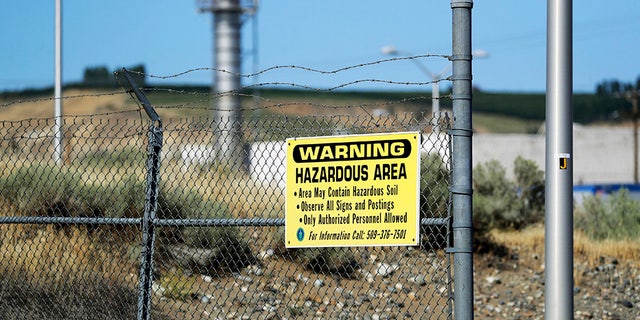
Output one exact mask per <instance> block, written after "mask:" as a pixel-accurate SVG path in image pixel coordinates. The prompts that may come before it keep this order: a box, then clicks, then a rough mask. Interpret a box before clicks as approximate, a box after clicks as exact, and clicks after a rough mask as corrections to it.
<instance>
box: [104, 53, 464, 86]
mask: <svg viewBox="0 0 640 320" xmlns="http://www.w3.org/2000/svg"><path fill="white" fill-rule="evenodd" d="M421 58H444V59H447V60H451V56H450V55H444V54H423V55H413V56H408V57H394V58H388V59H381V60H376V61H371V62H365V63H360V64H356V65H351V66H346V67H341V68H337V69H333V70H321V69H315V68H310V67H305V66H298V65H278V66H273V67H269V68H266V69H263V70H260V71H258V72H254V73H247V74H245V73H237V72H231V71H228V70H225V69H217V68H211V67H200V68H192V69H189V70H186V71H183V72H179V73H176V74H172V75H167V76H161V75H154V74H150V73H145V72H141V71H133V70H127V71H128V72H130V73H134V74H138V75H144V76H147V77H150V78H156V79H163V80H165V79H172V78H178V77H181V76H184V75H186V74H189V73H193V72H198V71H215V72H222V73H227V74H231V75H235V76H239V77H243V78H252V77H256V76H259V75H262V74H264V73H267V72H270V71H274V70H279V69H297V70H302V71H308V72H313V73H319V74H336V73H340V72H344V71H348V70H352V69H359V68H363V67H368V66H373V65H378V64H383V63H388V62H395V61H402V60H416V59H421ZM116 73H117V72H116Z"/></svg>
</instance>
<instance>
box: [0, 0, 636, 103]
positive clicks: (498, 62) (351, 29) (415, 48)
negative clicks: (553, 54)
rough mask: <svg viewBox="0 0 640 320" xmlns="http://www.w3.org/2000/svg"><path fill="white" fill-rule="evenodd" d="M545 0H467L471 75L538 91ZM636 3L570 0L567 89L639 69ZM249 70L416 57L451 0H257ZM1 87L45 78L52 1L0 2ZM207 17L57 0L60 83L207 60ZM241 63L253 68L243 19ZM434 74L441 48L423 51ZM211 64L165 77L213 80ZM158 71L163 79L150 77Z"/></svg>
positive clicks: (151, 5)
mask: <svg viewBox="0 0 640 320" xmlns="http://www.w3.org/2000/svg"><path fill="white" fill-rule="evenodd" d="M546 4H547V2H546V1H544V0H529V1H520V0H510V1H497V0H493V1H491V0H486V1H474V9H473V29H472V30H473V47H474V49H475V50H484V51H486V52H488V53H489V56H488V57H487V58H484V59H476V60H475V61H474V66H473V74H474V85H475V86H477V87H479V88H481V89H483V90H487V91H509V92H544V90H545V79H546V76H545V70H546V61H545V59H546V58H545V56H546V44H545V39H546ZM639 14H640V1H637V0H608V1H598V0H583V1H574V19H573V22H574V91H576V92H593V91H594V88H595V86H596V84H597V83H598V82H600V81H602V80H605V79H618V80H621V81H629V82H631V81H635V80H636V78H637V77H638V76H639V75H640V41H639V40H640V19H638V15H639ZM257 26H258V34H257V40H258V47H257V48H258V61H259V63H258V69H266V68H269V67H274V66H281V65H298V66H304V67H309V68H315V69H321V70H333V69H337V68H341V67H346V66H351V65H358V64H362V63H368V62H373V61H377V60H380V59H385V58H389V56H385V55H384V54H382V52H381V48H382V47H383V46H387V45H393V46H395V47H396V48H397V49H398V50H402V51H404V52H409V53H412V54H414V55H422V54H449V53H450V52H451V8H450V1H448V0H400V1H379V0H369V1H356V0H353V1H344V0H323V1H311V0H262V1H261V2H260V7H259V10H258V15H257ZM0 30H1V31H0V32H1V34H2V40H3V41H1V42H0V52H2V53H1V55H2V59H0V90H15V89H23V88H34V87H35V88H39V87H46V86H51V85H53V77H54V1H53V0H47V1H43V0H39V1H17V0H7V1H2V2H1V3H0ZM212 37H213V36H212V18H211V14H209V13H199V12H198V10H197V5H196V1H178V0H155V1H151V0H126V1H125V0H110V1H80V0H63V81H64V82H74V81H80V80H81V79H82V73H83V71H84V69H85V68H86V67H88V66H102V65H104V66H107V67H108V68H109V69H110V70H113V69H115V68H116V67H120V66H132V65H135V64H139V63H143V64H144V65H145V66H146V68H147V71H148V73H151V74H154V75H160V76H166V75H171V74H176V73H180V72H183V71H186V70H189V69H192V68H201V67H212V66H213V59H212V46H213V45H212V41H213V39H212ZM243 42H244V48H245V50H247V53H246V54H245V59H244V65H243V72H244V73H251V72H252V68H253V67H252V56H251V54H250V53H249V50H250V49H251V44H252V28H251V24H250V23H246V24H245V26H244V27H243ZM420 63H423V64H424V66H426V67H427V68H428V69H430V70H431V72H433V73H438V72H440V71H441V70H444V69H445V68H446V67H447V63H448V62H447V60H445V59H442V58H425V59H421V60H420ZM211 78H212V76H211V72H210V71H197V72H192V73H189V74H188V75H185V76H181V77H178V78H172V79H169V80H162V81H163V82H164V83H165V84H167V83H197V84H210V83H211ZM370 78H372V79H380V80H390V81H401V82H425V81H428V79H427V78H426V76H425V75H424V74H423V73H422V72H421V71H420V69H419V68H417V67H416V65H415V64H413V63H412V62H411V61H396V62H392V63H383V64H377V65H373V66H369V67H360V68H355V69H351V70H349V71H346V72H340V73H338V74H334V75H329V76H327V75H319V74H315V73H310V72H305V71H300V70H292V69H286V68H285V69H280V70H277V71H270V72H267V73H264V74H261V75H260V77H259V78H257V79H246V80H245V84H247V85H249V84H251V83H253V81H258V82H293V83H297V84H300V85H305V86H311V87H314V88H328V87H333V86H336V85H340V84H342V83H346V82H350V81H354V80H358V79H370ZM157 81H160V80H157ZM348 88H349V89H354V90H358V89H377V88H383V89H398V90H414V89H423V90H428V86H426V87H425V86H407V85H389V84H375V83H362V84H359V85H354V86H350V87H348Z"/></svg>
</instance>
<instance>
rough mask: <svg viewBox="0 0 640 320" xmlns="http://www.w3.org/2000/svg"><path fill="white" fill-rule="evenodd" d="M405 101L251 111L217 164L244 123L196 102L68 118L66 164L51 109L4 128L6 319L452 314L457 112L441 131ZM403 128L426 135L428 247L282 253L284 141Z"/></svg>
mask: <svg viewBox="0 0 640 320" xmlns="http://www.w3.org/2000/svg"><path fill="white" fill-rule="evenodd" d="M142 99H144V97H142ZM245 100H246V101H243V103H248V104H250V103H252V102H251V99H245ZM408 102H411V101H410V100H407V99H405V100H403V101H402V102H395V103H393V108H387V109H385V110H392V112H379V111H372V110H367V107H363V108H351V109H348V111H349V112H345V114H340V115H336V112H325V111H326V109H327V106H326V105H315V106H314V105H312V104H307V105H303V106H301V105H299V104H292V105H291V106H289V109H288V110H285V109H286V107H283V105H282V104H277V105H278V107H277V108H271V109H270V108H260V109H256V110H252V109H251V108H247V109H246V110H243V111H242V116H241V117H240V118H239V121H241V122H240V123H238V126H236V127H237V128H239V132H238V134H239V135H240V136H241V139H240V141H242V142H243V144H244V146H243V147H242V148H241V150H240V154H241V156H239V157H237V159H236V161H234V162H224V161H220V160H219V157H216V154H217V153H219V152H224V150H228V149H230V147H229V146H227V145H216V144H219V141H218V140H216V136H217V133H219V132H220V130H227V129H226V128H227V127H234V126H227V125H226V124H225V123H216V122H215V120H214V117H212V116H210V114H208V113H210V111H209V110H207V114H204V115H203V114H201V113H200V114H198V113H194V112H193V108H191V106H192V105H191V104H181V105H179V106H177V107H176V106H167V105H165V106H159V107H158V108H157V110H158V111H159V113H160V114H161V115H162V116H161V117H158V116H157V114H155V109H154V108H152V107H151V105H150V104H148V102H145V101H142V108H136V109H135V110H132V111H125V112H123V111H118V112H105V113H101V114H100V113H98V114H92V115H88V116H64V117H63V121H62V125H63V128H64V132H65V136H64V137H65V138H64V148H63V150H64V152H63V155H62V159H63V161H62V163H55V162H54V161H53V160H50V159H53V158H54V157H53V152H54V148H53V146H52V142H53V141H54V137H53V132H54V126H55V119H54V118H49V117H44V118H41V119H30V120H15V121H13V120H5V121H0V137H2V138H1V140H0V142H1V147H2V155H1V158H0V160H1V161H0V168H1V169H2V176H1V177H0V208H1V210H2V213H1V214H0V215H1V217H0V222H1V224H0V228H1V230H2V231H1V232H0V247H1V248H0V261H1V264H0V265H1V266H2V267H1V268H0V295H1V296H2V299H0V312H1V313H2V314H3V315H5V316H6V317H8V318H16V319H33V318H38V319H40V318H46V319H56V318H57V319H73V318H91V319H131V318H136V317H137V318H147V317H150V318H152V319H165V318H167V319H202V318H213V319H254V318H271V319H279V318H288V319H293V318H348V319H351V318H355V319H387V318H420V319H448V318H451V316H452V303H453V301H452V289H451V288H452V284H453V282H452V281H453V280H452V269H451V266H450V255H449V253H447V252H446V249H447V248H449V247H451V245H452V244H451V243H450V235H451V231H450V226H451V218H450V217H451V215H450V207H451V205H450V202H451V201H450V193H449V185H450V145H449V143H450V138H449V137H448V136H447V134H446V132H447V129H448V128H449V123H448V116H446V115H445V116H441V117H440V119H441V122H440V123H439V124H438V126H440V128H441V130H438V132H436V131H434V130H432V119H431V114H428V115H426V114H423V113H421V112H415V111H406V110H403V108H402V106H403V103H408ZM301 108H302V109H303V108H317V110H315V111H308V110H307V111H303V112H300V111H301ZM274 109H275V110H274ZM355 109H357V110H358V111H360V112H352V111H353V110H355ZM369 109H371V108H369ZM145 111H146V113H147V114H146V115H145V114H144V112H145ZM331 111H335V110H331ZM163 114H164V115H163ZM189 114H191V115H189ZM165 115H166V117H165ZM405 131H417V132H420V133H421V136H422V141H421V168H420V200H419V203H420V215H421V228H420V233H421V234H420V245H419V246H416V247H341V248H308V249H287V248H286V247H285V245H284V224H285V219H284V212H285V188H286V185H285V172H286V162H285V150H284V140H285V139H286V138H289V137H309V136H333V135H345V134H361V133H391V132H405ZM220 150H222V151H220Z"/></svg>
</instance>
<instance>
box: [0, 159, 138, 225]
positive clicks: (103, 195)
mask: <svg viewBox="0 0 640 320" xmlns="http://www.w3.org/2000/svg"><path fill="white" fill-rule="evenodd" d="M83 171H86V168H73V167H70V168H68V167H62V168H60V167H56V166H32V167H22V168H18V169H16V170H14V171H12V172H10V173H8V174H5V175H2V176H1V177H0V199H1V201H2V202H4V203H5V205H7V206H9V207H11V208H13V209H14V210H15V211H16V212H15V214H25V215H39V216H63V217H134V216H139V213H140V212H141V211H142V210H143V206H144V198H145V191H144V190H145V185H144V181H142V180H140V179H138V178H137V177H135V176H133V175H130V176H127V177H123V178H122V179H119V180H118V179H114V178H113V176H105V177H104V181H95V182H91V181H84V180H83V179H82V172H83Z"/></svg>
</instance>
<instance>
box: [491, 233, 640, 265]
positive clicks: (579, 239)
mask: <svg viewBox="0 0 640 320" xmlns="http://www.w3.org/2000/svg"><path fill="white" fill-rule="evenodd" d="M490 235H491V237H492V238H493V239H494V240H495V241H496V243H498V244H502V245H505V246H506V247H507V248H520V249H521V250H529V251H532V252H535V253H538V254H540V256H543V254H544V226H541V225H538V226H535V227H531V228H527V229H525V230H523V231H498V230H494V231H492V232H491V234H490ZM573 252H574V261H575V263H581V264H586V265H587V266H589V267H594V266H597V265H598V264H599V263H601V262H600V260H601V258H602V257H605V258H616V259H618V260H620V261H622V262H623V263H625V264H627V265H630V266H635V267H638V266H640V240H631V241H624V240H603V241H596V240H592V239H590V238H589V237H587V236H586V235H584V234H583V233H581V232H579V231H574V236H573Z"/></svg>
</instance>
